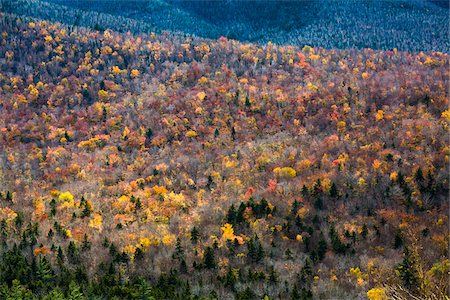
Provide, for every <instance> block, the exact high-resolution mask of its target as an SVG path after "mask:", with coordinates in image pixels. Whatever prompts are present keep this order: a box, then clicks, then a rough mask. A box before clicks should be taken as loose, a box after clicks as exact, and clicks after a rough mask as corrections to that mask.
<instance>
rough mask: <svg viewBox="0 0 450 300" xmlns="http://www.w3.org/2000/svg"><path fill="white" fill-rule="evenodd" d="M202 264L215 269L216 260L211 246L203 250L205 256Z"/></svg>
mask: <svg viewBox="0 0 450 300" xmlns="http://www.w3.org/2000/svg"><path fill="white" fill-rule="evenodd" d="M203 265H204V266H205V268H207V269H215V268H216V261H215V257H214V250H213V248H211V247H209V246H208V247H206V250H205V256H204V259H203Z"/></svg>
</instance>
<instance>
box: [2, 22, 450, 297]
mask: <svg viewBox="0 0 450 300" xmlns="http://www.w3.org/2000/svg"><path fill="white" fill-rule="evenodd" d="M0 28H1V30H0V31H1V45H2V46H1V47H0V87H1V88H0V107H1V109H0V150H1V151H0V153H1V154H0V187H1V190H0V192H1V194H0V207H1V209H0V241H1V247H0V281H1V282H2V285H1V286H0V296H1V297H0V298H3V299H11V298H12V299H17V297H18V296H17V295H26V296H21V297H22V298H23V299H32V298H33V297H35V298H38V297H41V298H42V297H44V296H46V297H47V298H46V299H64V298H68V299H73V297H75V296H73V297H72V296H71V295H78V297H80V298H81V299H85V298H89V299H90V298H92V297H103V298H108V299H152V297H154V298H155V299H198V298H201V299H217V298H218V299H231V298H236V299H263V298H264V297H265V296H267V297H268V298H269V299H290V298H291V299H311V298H314V299H362V298H365V297H366V295H370V297H371V298H372V299H376V298H375V296H377V295H378V296H380V297H383V296H385V295H389V296H391V297H394V296H395V297H397V298H399V297H400V298H404V299H410V298H411V295H415V296H416V297H418V298H419V299H423V298H438V299H439V298H442V297H443V296H444V295H446V294H448V287H447V284H446V283H447V282H448V279H449V278H448V274H449V273H448V269H449V266H450V264H449V262H448V259H447V245H448V238H449V235H448V215H447V212H448V208H449V207H448V201H447V200H448V198H447V197H448V192H449V190H448V186H449V175H448V167H449V141H448V128H449V123H450V111H449V110H448V105H449V98H448V97H449V95H448V88H447V87H448V84H449V70H448V64H449V56H448V54H445V53H437V52H430V53H423V52H421V53H408V52H400V51H397V50H393V51H375V50H372V49H364V50H355V49H350V50H336V49H334V50H325V49H317V48H311V47H308V46H306V47H303V48H299V47H294V46H277V45H274V44H272V43H267V44H266V45H264V46H259V45H256V44H245V43H240V42H237V41H233V40H227V39H226V38H221V39H219V40H205V39H199V38H195V37H183V36H181V35H174V34H171V33H163V34H160V35H159V34H143V35H132V34H128V33H123V34H122V33H118V32H113V31H111V30H106V31H104V32H100V31H95V30H91V29H88V28H81V27H76V28H72V27H68V26H65V25H62V24H58V23H52V22H49V21H36V20H34V19H29V18H18V17H16V16H13V15H9V14H1V17H0ZM372 296H373V297H372Z"/></svg>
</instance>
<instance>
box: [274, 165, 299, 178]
mask: <svg viewBox="0 0 450 300" xmlns="http://www.w3.org/2000/svg"><path fill="white" fill-rule="evenodd" d="M273 173H275V174H276V175H277V176H280V177H287V178H292V177H295V176H297V171H295V170H294V169H293V168H291V167H283V168H280V167H277V168H275V169H273Z"/></svg>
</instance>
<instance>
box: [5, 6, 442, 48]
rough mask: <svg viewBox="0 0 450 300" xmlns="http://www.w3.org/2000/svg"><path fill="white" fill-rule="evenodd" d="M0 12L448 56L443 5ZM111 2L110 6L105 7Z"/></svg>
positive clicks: (17, 8)
mask: <svg viewBox="0 0 450 300" xmlns="http://www.w3.org/2000/svg"><path fill="white" fill-rule="evenodd" d="M0 3H2V10H4V11H6V12H10V13H15V14H19V15H27V16H31V17H38V18H46V19H49V20H52V21H59V22H63V23H66V24H68V25H77V26H87V27H92V28H95V29H99V30H102V29H103V28H111V29H113V30H116V31H119V32H123V31H131V32H132V33H139V32H162V31H164V30H168V31H171V32H178V33H181V34H189V35H195V36H199V37H205V38H212V39H217V38H219V37H221V36H225V37H227V38H229V39H236V40H240V41H245V42H253V43H267V42H268V41H271V42H273V43H276V44H285V45H286V44H288V45H298V46H303V45H311V46H315V47H322V48H328V49H330V48H338V49H347V48H373V49H379V50H388V49H393V48H397V49H398V50H401V51H416V52H418V51H441V52H449V49H450V41H449V39H448V32H449V15H448V9H446V7H448V2H447V1H442V0H430V1H423V0H418V1H404V0H399V1H397V0H389V1H370V0H361V1H355V0H336V1H334V0H333V1H332V0H325V1H297V2H291V1H256V2H250V1H241V0H235V1H222V0H219V1H181V0H155V1H124V0H117V1H112V0H104V1H91V0H78V1H63V0H46V1H41V0H1V2H0ZM111 3H114V5H111Z"/></svg>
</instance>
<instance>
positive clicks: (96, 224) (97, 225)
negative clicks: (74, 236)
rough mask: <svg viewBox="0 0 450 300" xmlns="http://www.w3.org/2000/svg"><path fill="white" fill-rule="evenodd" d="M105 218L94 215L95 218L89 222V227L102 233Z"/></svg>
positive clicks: (97, 214)
mask: <svg viewBox="0 0 450 300" xmlns="http://www.w3.org/2000/svg"><path fill="white" fill-rule="evenodd" d="M102 224H103V218H102V215H100V214H99V213H94V218H93V219H92V220H90V221H89V227H91V228H94V229H97V230H99V231H102Z"/></svg>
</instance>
